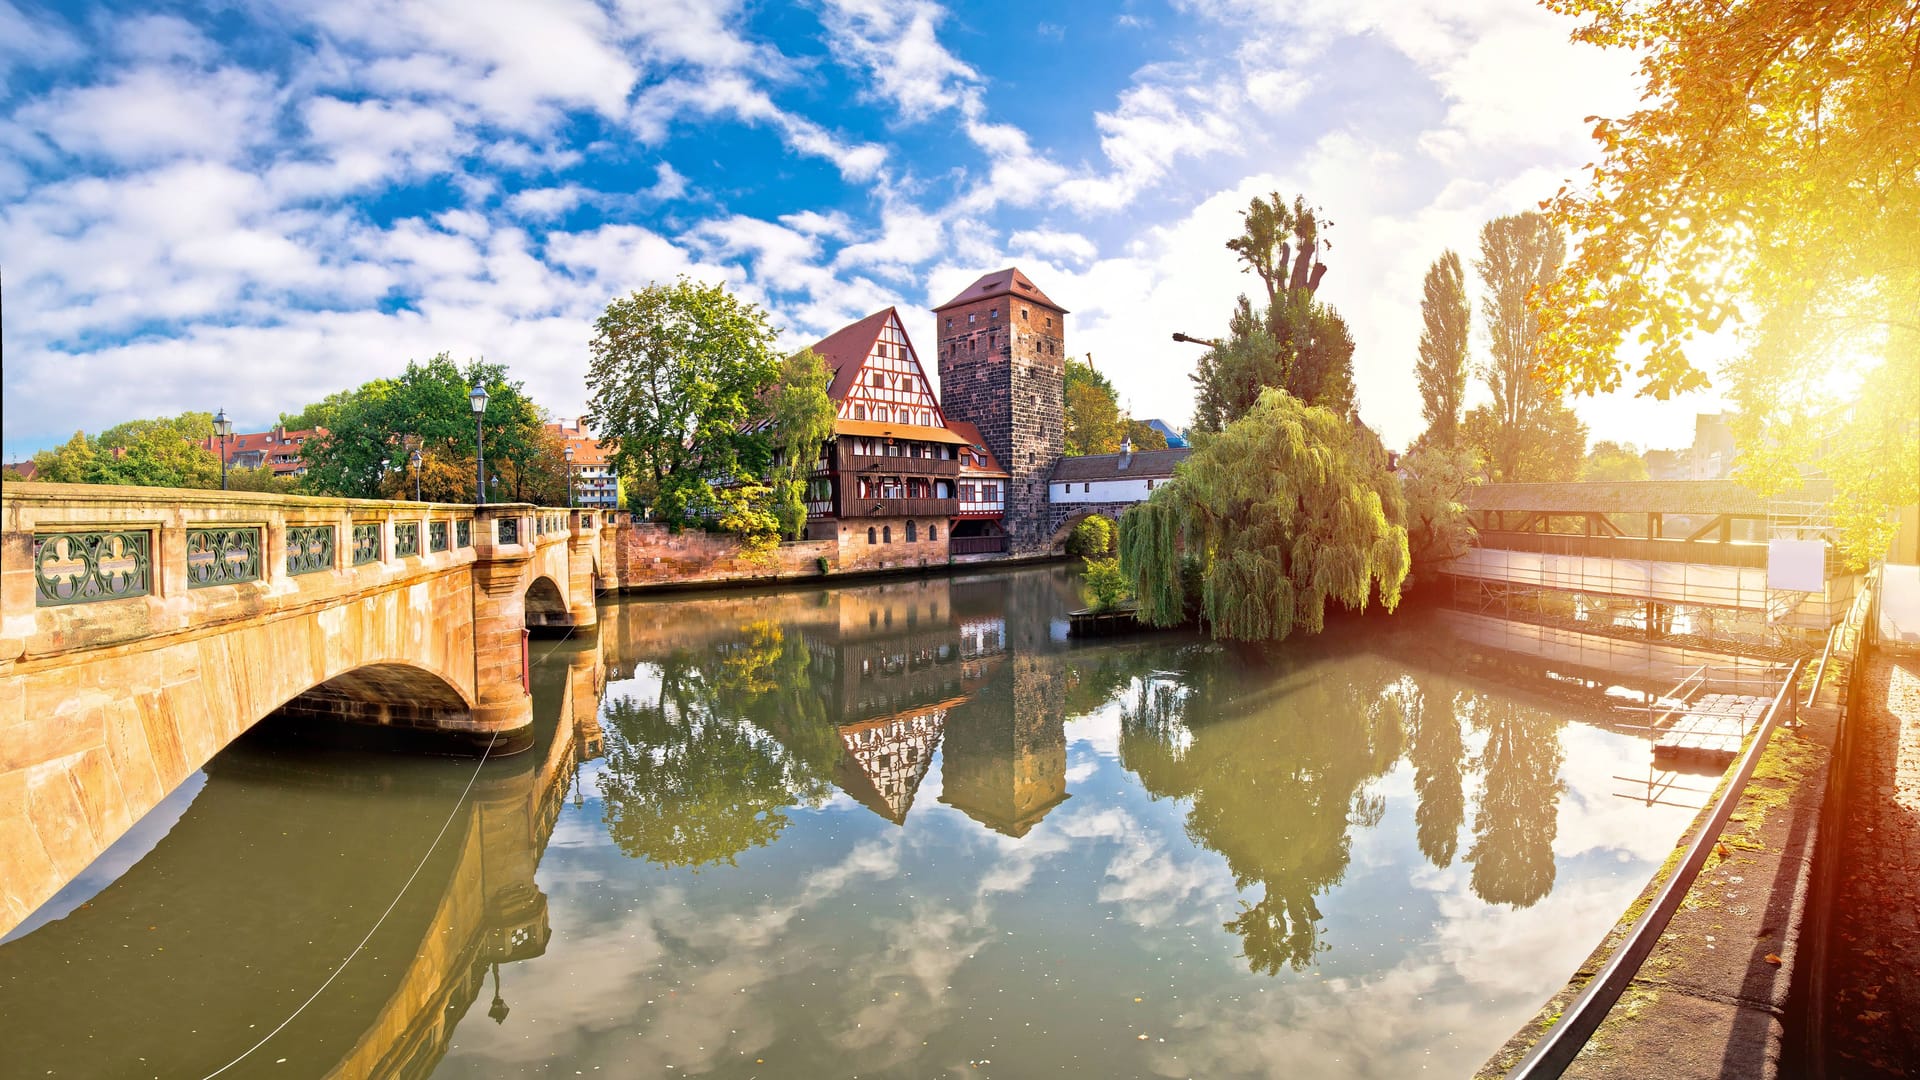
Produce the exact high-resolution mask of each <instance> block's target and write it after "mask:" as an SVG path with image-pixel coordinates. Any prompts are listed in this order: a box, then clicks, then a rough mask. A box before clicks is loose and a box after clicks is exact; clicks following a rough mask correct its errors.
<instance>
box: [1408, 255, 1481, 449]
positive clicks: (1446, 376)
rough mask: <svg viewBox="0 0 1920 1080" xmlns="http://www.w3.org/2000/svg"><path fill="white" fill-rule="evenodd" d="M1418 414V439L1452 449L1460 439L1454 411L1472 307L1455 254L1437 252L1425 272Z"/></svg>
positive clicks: (1461, 393)
mask: <svg viewBox="0 0 1920 1080" xmlns="http://www.w3.org/2000/svg"><path fill="white" fill-rule="evenodd" d="M1420 319H1421V322H1422V323H1423V327H1422V329H1421V331H1420V359H1419V360H1418V361H1417V362H1416V363H1415V365H1414V371H1415V373H1416V375H1417V376H1418V378H1419V381H1420V414H1421V415H1422V416H1424V417H1426V420H1427V430H1426V434H1425V435H1424V436H1423V437H1422V441H1424V442H1427V443H1431V444H1433V445H1435V446H1440V447H1443V448H1446V449H1452V448H1453V446H1454V445H1455V443H1456V441H1457V440H1458V439H1459V435H1460V409H1461V406H1462V405H1463V404H1464V402H1465V400H1466V395H1467V372H1468V367H1467V339H1468V335H1469V334H1470V333H1471V332H1472V329H1473V305H1472V304H1470V303H1468V301H1467V280H1466V273H1465V271H1463V270H1461V268H1460V256H1459V255H1457V254H1455V253H1454V252H1452V251H1445V252H1442V253H1441V255H1440V257H1439V258H1438V259H1435V260H1434V261H1433V265H1432V266H1430V267H1428V268H1427V280H1426V286H1425V291H1424V295H1423V296H1422V297H1421V300H1420Z"/></svg>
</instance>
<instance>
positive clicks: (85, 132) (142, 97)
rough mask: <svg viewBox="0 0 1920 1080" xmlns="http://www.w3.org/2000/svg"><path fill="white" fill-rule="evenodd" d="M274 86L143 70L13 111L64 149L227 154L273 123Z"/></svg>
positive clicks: (116, 159)
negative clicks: (16, 111) (17, 111)
mask: <svg viewBox="0 0 1920 1080" xmlns="http://www.w3.org/2000/svg"><path fill="white" fill-rule="evenodd" d="M274 97H275V88H274V86H273V84H272V82H271V81H270V80H268V79H266V78H265V77H263V76H261V75H258V74H255V73H253V72H249V71H244V70H241V69H239V68H224V69H221V70H219V71H215V72H211V73H201V72H197V71H185V70H178V69H173V68H163V67H141V68H135V69H133V70H131V71H127V72H125V73H124V74H123V75H122V76H121V77H120V78H118V79H116V80H114V81H113V82H110V83H98V84H95V85H91V86H83V87H76V88H72V89H67V90H62V91H59V92H56V93H55V94H53V95H52V96H50V97H47V98H43V99H41V100H39V101H37V102H34V103H32V104H30V105H28V106H26V107H25V108H23V109H21V110H20V112H19V113H18V118H19V119H20V120H21V122H23V123H25V124H27V125H29V126H31V127H33V128H36V129H37V130H38V131H39V132H40V134H41V135H42V136H43V137H45V138H46V139H48V140H50V141H52V142H53V143H55V144H56V145H58V146H59V147H60V148H61V149H62V150H65V151H66V152H67V153H70V154H75V155H79V156H83V157H99V158H106V159H109V160H110V161H112V162H113V163H115V164H118V165H139V164H145V163H149V162H154V161H160V160H163V159H166V158H170V157H173V156H176V155H180V154H195V155H203V156H207V157H214V158H221V159H229V158H233V157H235V156H236V155H237V154H238V153H239V152H240V151H241V150H242V149H243V148H245V147H247V146H249V145H251V144H252V143H253V142H254V140H256V139H258V138H260V137H262V136H263V135H264V134H265V132H266V131H267V130H268V129H269V128H270V127H271V119H272V114H273V103H274Z"/></svg>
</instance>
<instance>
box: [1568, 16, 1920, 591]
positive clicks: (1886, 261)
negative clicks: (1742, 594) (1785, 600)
mask: <svg viewBox="0 0 1920 1080" xmlns="http://www.w3.org/2000/svg"><path fill="white" fill-rule="evenodd" d="M1547 6H1548V7H1549V8H1551V9H1552V10H1554V11H1556V12H1559V13H1561V14H1564V15H1570V16H1574V17H1578V18H1582V19H1583V20H1584V21H1583V22H1582V24H1581V25H1580V26H1579V28H1578V29H1577V30H1575V32H1574V37H1575V38H1576V39H1577V40H1580V41H1584V42H1589V43H1592V44H1596V45H1599V46H1602V47H1605V48H1615V49H1631V50H1633V51H1634V53H1635V55H1636V56H1637V57H1638V58H1639V70H1640V76H1641V80H1642V91H1643V92H1642V96H1641V99H1640V100H1641V105H1640V107H1639V108H1638V109H1637V110H1636V111H1634V112H1632V113H1631V114H1629V115H1627V116H1625V117H1620V118H1614V119H1600V120H1596V122H1595V125H1594V129H1593V136H1594V139H1595V141H1596V142H1597V143H1598V148H1599V152H1598V154H1596V156H1595V159H1594V163H1593V165H1592V167H1591V171H1590V173H1589V175H1588V177H1587V182H1586V183H1584V184H1579V185H1573V184H1569V185H1567V186H1564V187H1562V188H1561V190H1560V192H1559V193H1558V194H1557V195H1556V196H1555V197H1554V198H1553V199H1552V200H1550V201H1549V203H1548V211H1549V213H1550V214H1551V215H1552V217H1553V220H1554V221H1555V222H1556V223H1557V224H1559V225H1560V226H1561V227H1563V228H1565V229H1567V230H1568V231H1569V232H1571V234H1572V235H1573V237H1574V238H1575V240H1576V241H1577V250H1576V254H1575V257H1574V259H1573V261H1572V262H1571V263H1570V264H1569V266H1568V268H1567V272H1566V273H1565V274H1563V275H1562V276H1561V278H1560V279H1559V280H1558V281H1557V282H1555V283H1554V285H1553V286H1552V287H1550V288H1548V289H1545V290H1543V291H1542V293H1541V294H1540V295H1539V296H1538V297H1537V305H1538V308H1539V313H1540V317H1541V320H1542V322H1543V324H1544V325H1545V326H1546V328H1547V337H1546V347H1547V352H1546V361H1547V367H1548V369H1549V370H1550V371H1551V372H1552V374H1553V375H1554V376H1555V377H1556V378H1557V379H1559V380H1561V381H1562V382H1564V383H1566V384H1567V385H1570V386H1571V387H1573V388H1574V389H1576V390H1579V391H1583V392H1595V391H1606V390H1612V389H1615V388H1617V387H1618V386H1620V385H1621V383H1622V382H1623V380H1624V378H1625V377H1626V376H1629V375H1632V376H1634V377H1635V378H1636V379H1637V381H1638V383H1639V385H1638V387H1637V389H1638V391H1639V392H1640V393H1642V394H1650V395H1653V396H1655V397H1660V398H1665V397H1668V396H1670V395H1672V394H1674V393H1677V392H1683V391H1686V390H1689V389H1693V388H1696V387H1700V386H1704V385H1706V384H1707V381H1708V380H1707V371H1706V370H1705V369H1704V368H1703V366H1702V365H1701V363H1700V362H1699V359H1698V356H1697V355H1689V354H1690V352H1691V351H1692V350H1693V348H1694V340H1695V338H1696V337H1697V336H1698V335H1700V334H1701V333H1703V332H1704V333H1709V334H1710V333H1713V332H1714V331H1716V330H1718V329H1720V328H1721V327H1722V325H1723V324H1726V323H1727V322H1728V321H1729V320H1732V323H1733V324H1734V325H1736V326H1739V327H1740V335H1739V338H1740V341H1739V343H1740V351H1739V352H1738V353H1737V354H1736V355H1735V356H1734V357H1732V358H1731V359H1730V360H1728V361H1727V362H1726V363H1725V365H1724V368H1723V370H1724V374H1725V379H1724V381H1723V382H1724V388H1725V391H1726V392H1727V394H1728V396H1729V397H1730V398H1732V399H1733V400H1734V401H1735V402H1736V403H1737V404H1738V406H1739V412H1738V418H1737V419H1736V420H1735V422H1734V435H1735V438H1736V439H1737V440H1738V441H1739V444H1740V448H1741V454H1742V460H1741V467H1740V470H1739V472H1738V474H1737V477H1738V479H1740V480H1741V481H1742V482H1743V483H1746V484H1748V485H1749V486H1751V487H1753V488H1755V489H1756V490H1757V491H1759V492H1760V493H1762V494H1772V493H1774V492H1776V491H1779V490H1782V489H1790V488H1792V487H1794V486H1797V485H1798V484H1799V482H1800V477H1801V475H1802V474H1803V472H1805V471H1806V470H1808V469H1817V470H1819V471H1821V472H1824V473H1826V474H1827V475H1828V476H1829V477H1831V478H1832V479H1833V481H1834V500H1833V510H1834V518H1835V521H1836V523H1837V524H1838V525H1840V527H1841V531H1842V548H1843V551H1844V552H1845V554H1846V556H1847V559H1848V561H1849V562H1850V563H1851V564H1852V565H1854V566H1855V567H1862V566H1864V565H1866V564H1867V563H1869V562H1871V561H1872V560H1874V559H1877V558H1880V557H1881V556H1883V555H1884V553H1885V551H1886V545H1887V541H1888V539H1889V537H1890V534H1891V530H1892V528H1893V516H1892V509H1893V508H1894V507H1897V506H1912V505H1914V504H1915V503H1916V502H1920V425H1916V424H1915V423H1914V422H1913V417H1915V416H1916V415H1920V318H1917V317H1916V316H1915V313H1916V312H1920V260H1916V259H1915V258H1914V252H1916V251H1920V109H1916V108H1915V107H1914V100H1913V87H1914V86H1915V85H1916V83H1915V79H1916V76H1917V75H1920V54H1916V52H1915V50H1914V33H1915V14H1914V9H1913V5H1912V4H1911V3H1906V2H1892V0H1869V2H1863V3H1854V4H1844V5H1832V4H1802V3H1793V2H1791V0H1734V2H1731V3H1717V2H1715V3H1709V2H1707V0H1677V2H1674V3H1661V4H1653V3H1646V2H1626V0H1549V2H1548V3H1547ZM1629 337H1631V338H1632V340H1633V342H1634V344H1635V346H1636V347H1635V348H1631V349H1629V348H1623V347H1622V346H1623V344H1625V343H1626V342H1627V341H1628V339H1629ZM1854 380H1858V381H1859V388H1858V392H1857V393H1854V394H1851V395H1850V400H1849V394H1848V393H1847V391H1848V387H1849V384H1850V383H1851V382H1852V381H1854Z"/></svg>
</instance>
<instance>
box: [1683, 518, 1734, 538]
mask: <svg viewBox="0 0 1920 1080" xmlns="http://www.w3.org/2000/svg"><path fill="white" fill-rule="evenodd" d="M1726 522H1727V515H1725V514H1716V515H1714V516H1713V517H1712V518H1709V519H1708V520H1707V523H1706V524H1705V525H1702V526H1700V527H1699V528H1697V529H1695V530H1693V533H1692V535H1690V536H1688V537H1687V539H1688V540H1705V539H1706V538H1707V534H1708V533H1710V532H1712V531H1714V530H1715V529H1719V528H1722V527H1724V526H1725V525H1726Z"/></svg>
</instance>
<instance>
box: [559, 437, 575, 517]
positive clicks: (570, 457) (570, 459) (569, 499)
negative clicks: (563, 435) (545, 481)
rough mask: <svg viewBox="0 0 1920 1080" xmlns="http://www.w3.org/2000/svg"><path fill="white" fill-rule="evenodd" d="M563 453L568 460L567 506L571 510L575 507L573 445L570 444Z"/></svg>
mask: <svg viewBox="0 0 1920 1080" xmlns="http://www.w3.org/2000/svg"><path fill="white" fill-rule="evenodd" d="M561 453H562V454H563V455H565V457H566V459H567V506H568V507H569V508H571V507H572V506H573V444H572V443H568V444H567V448H566V449H565V450H563V451H561Z"/></svg>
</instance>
